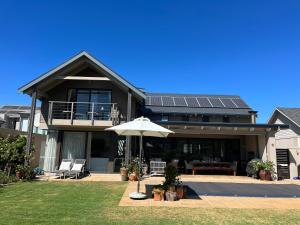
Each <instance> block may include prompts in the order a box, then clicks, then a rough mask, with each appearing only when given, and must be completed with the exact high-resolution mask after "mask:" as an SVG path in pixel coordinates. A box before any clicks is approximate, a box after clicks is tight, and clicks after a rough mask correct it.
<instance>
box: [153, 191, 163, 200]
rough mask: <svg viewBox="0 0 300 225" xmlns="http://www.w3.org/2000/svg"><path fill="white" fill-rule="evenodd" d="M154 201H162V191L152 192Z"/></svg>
mask: <svg viewBox="0 0 300 225" xmlns="http://www.w3.org/2000/svg"><path fill="white" fill-rule="evenodd" d="M153 200H154V201H163V200H164V191H154V192H153Z"/></svg>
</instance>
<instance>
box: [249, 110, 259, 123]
mask: <svg viewBox="0 0 300 225" xmlns="http://www.w3.org/2000/svg"><path fill="white" fill-rule="evenodd" d="M249 113H250V116H251V123H252V124H256V117H257V111H252V110H251V111H249Z"/></svg>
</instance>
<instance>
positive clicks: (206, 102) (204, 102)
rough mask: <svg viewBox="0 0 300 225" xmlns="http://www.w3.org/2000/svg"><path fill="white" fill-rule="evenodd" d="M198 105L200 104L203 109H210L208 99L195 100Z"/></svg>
mask: <svg viewBox="0 0 300 225" xmlns="http://www.w3.org/2000/svg"><path fill="white" fill-rule="evenodd" d="M197 100H198V102H199V104H200V107H204V108H209V107H212V105H211V104H210V103H209V101H208V99H207V98H204V97H202V98H197Z"/></svg>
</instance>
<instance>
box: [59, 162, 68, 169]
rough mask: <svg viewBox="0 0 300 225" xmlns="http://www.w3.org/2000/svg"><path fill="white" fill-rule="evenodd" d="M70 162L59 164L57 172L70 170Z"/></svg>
mask: <svg viewBox="0 0 300 225" xmlns="http://www.w3.org/2000/svg"><path fill="white" fill-rule="evenodd" d="M70 167H71V162H64V161H63V162H61V164H60V167H59V170H70Z"/></svg>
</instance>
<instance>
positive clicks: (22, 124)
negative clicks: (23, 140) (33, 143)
mask: <svg viewBox="0 0 300 225" xmlns="http://www.w3.org/2000/svg"><path fill="white" fill-rule="evenodd" d="M30 109H31V107H30V106H23V105H4V106H2V107H0V128H8V129H14V130H18V131H23V132H27V130H28V121H29V115H30ZM40 115H41V113H40V108H39V107H37V109H36V112H35V123H34V130H33V132H34V133H37V134H46V130H42V129H40V128H39V120H40V119H39V117H40Z"/></svg>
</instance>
